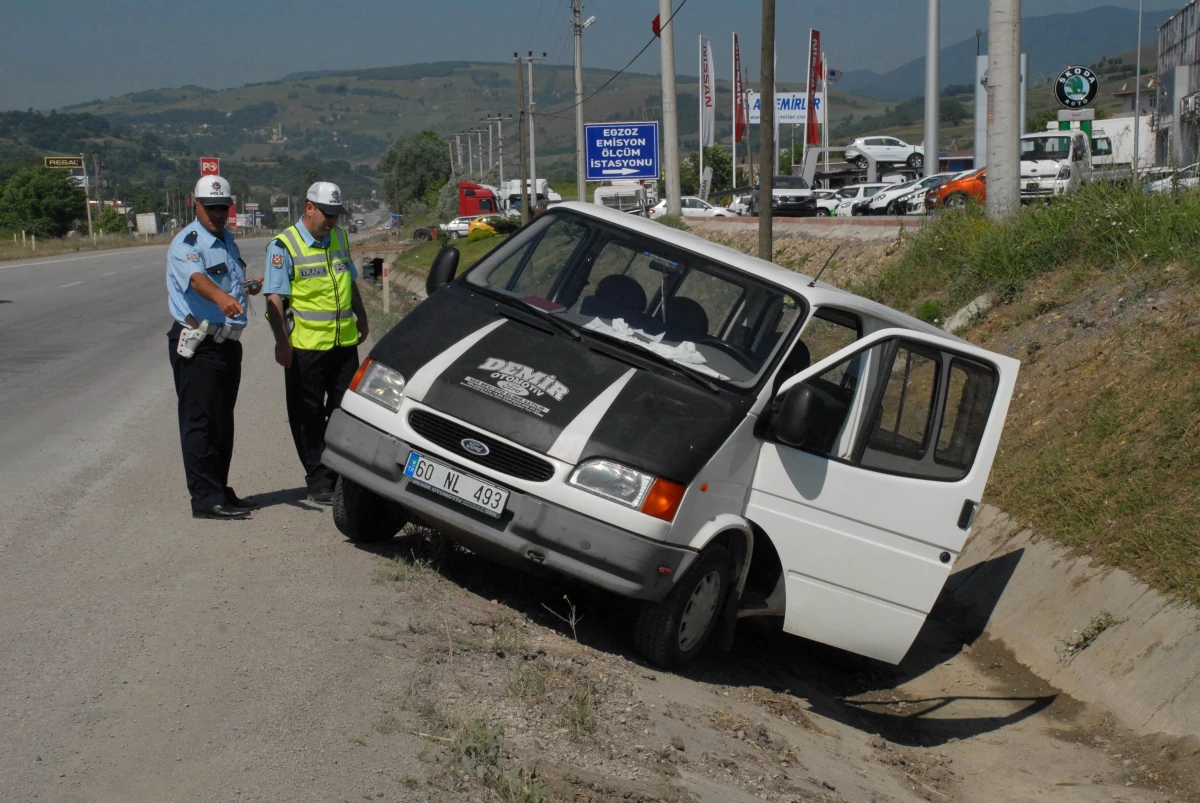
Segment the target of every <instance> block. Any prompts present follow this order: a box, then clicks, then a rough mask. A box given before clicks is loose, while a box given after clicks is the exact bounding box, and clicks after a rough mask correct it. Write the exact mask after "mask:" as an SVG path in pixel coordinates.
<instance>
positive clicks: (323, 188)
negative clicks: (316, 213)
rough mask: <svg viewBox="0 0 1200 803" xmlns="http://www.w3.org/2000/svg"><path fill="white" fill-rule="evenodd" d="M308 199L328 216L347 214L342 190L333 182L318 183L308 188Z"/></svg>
mask: <svg viewBox="0 0 1200 803" xmlns="http://www.w3.org/2000/svg"><path fill="white" fill-rule="evenodd" d="M306 197H307V198H308V200H309V201H311V202H312V205H313V206H315V207H317V209H320V210H321V211H322V212H324V213H325V214H327V215H344V214H346V207H344V206H342V188H341V187H339V186H338V185H336V184H334V183H332V182H329V181H318V182H317V183H316V184H314V185H312V186H311V187H309V188H308V195H307V196H306Z"/></svg>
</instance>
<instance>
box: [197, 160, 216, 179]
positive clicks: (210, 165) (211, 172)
mask: <svg viewBox="0 0 1200 803" xmlns="http://www.w3.org/2000/svg"><path fill="white" fill-rule="evenodd" d="M200 175H202V176H219V175H221V160H220V159H217V158H215V157H206V158H204V159H201V160H200Z"/></svg>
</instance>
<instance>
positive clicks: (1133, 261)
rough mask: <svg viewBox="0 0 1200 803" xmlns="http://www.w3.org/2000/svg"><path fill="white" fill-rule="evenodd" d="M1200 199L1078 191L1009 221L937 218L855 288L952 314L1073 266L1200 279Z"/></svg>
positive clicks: (1094, 188)
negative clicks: (1180, 273) (1174, 269)
mask: <svg viewBox="0 0 1200 803" xmlns="http://www.w3.org/2000/svg"><path fill="white" fill-rule="evenodd" d="M1198 241H1200V196H1197V195H1195V194H1192V193H1157V194H1156V193H1143V192H1138V191H1135V190H1128V189H1123V188H1121V187H1119V186H1117V185H1112V184H1096V185H1090V186H1088V187H1084V188H1083V189H1081V190H1079V191H1076V192H1074V193H1071V194H1070V195H1067V196H1065V197H1062V198H1058V199H1055V200H1054V201H1052V202H1050V203H1044V204H1031V205H1029V206H1024V207H1022V208H1021V209H1020V211H1019V212H1018V213H1017V214H1015V215H1014V216H1013V217H1012V218H1011V219H1009V220H1006V221H1003V222H994V221H991V220H988V218H987V217H986V215H985V213H984V210H983V208H981V207H968V208H967V209H966V210H964V211H962V212H943V213H942V214H941V216H940V219H939V220H937V221H936V222H935V223H934V224H933V225H926V226H923V227H921V229H920V230H918V231H917V232H916V233H915V234H914V235H913V236H912V239H911V241H910V243H909V245H908V247H907V248H905V250H904V251H903V252H901V254H900V255H899V256H898V258H896V259H894V260H892V261H891V262H890V263H889V264H888V265H887V266H886V267H884V269H883V270H882V271H881V272H880V273H879V275H878V276H877V277H876V278H874V279H872V280H870V281H868V282H866V283H865V284H864V285H863V286H861V287H857V288H854V289H855V291H856V292H859V293H861V294H863V295H866V296H869V297H871V298H875V299H877V300H880V301H883V302H884V303H887V304H889V305H891V306H893V307H896V308H897V309H904V310H915V308H916V307H917V305H918V304H919V303H920V302H922V301H925V300H936V301H938V302H940V303H942V304H944V305H945V306H946V307H947V308H948V309H950V310H954V309H957V308H958V307H961V306H962V305H963V304H965V303H966V302H968V301H970V300H971V299H972V298H974V297H975V296H977V295H979V294H981V293H985V292H990V293H993V294H995V296H996V297H997V298H998V299H1000V300H1001V301H1004V300H1010V299H1012V298H1013V297H1015V295H1016V294H1017V293H1018V292H1019V291H1020V290H1021V289H1022V288H1023V287H1024V286H1025V285H1026V283H1028V282H1029V281H1030V280H1031V279H1034V278H1036V277H1038V276H1040V275H1042V274H1045V273H1047V272H1049V271H1052V270H1056V269H1059V268H1065V267H1068V266H1069V265H1072V264H1085V265H1089V266H1097V267H1105V266H1112V265H1118V264H1120V265H1145V266H1163V265H1169V264H1176V263H1177V264H1181V265H1183V266H1184V267H1185V268H1186V269H1187V270H1188V271H1189V272H1190V273H1191V274H1192V275H1193V276H1194V277H1196V276H1200V251H1198V250H1197V248H1196V243H1197V242H1198Z"/></svg>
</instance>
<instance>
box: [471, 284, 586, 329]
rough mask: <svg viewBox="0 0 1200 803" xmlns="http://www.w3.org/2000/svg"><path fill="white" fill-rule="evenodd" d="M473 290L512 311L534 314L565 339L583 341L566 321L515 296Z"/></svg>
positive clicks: (478, 288)
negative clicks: (560, 333) (499, 302)
mask: <svg viewBox="0 0 1200 803" xmlns="http://www.w3.org/2000/svg"><path fill="white" fill-rule="evenodd" d="M474 289H475V290H478V291H480V292H481V293H482V294H483V295H485V296H487V297H488V298H491V299H494V300H496V301H502V302H504V303H505V304H507V305H508V306H510V307H512V308H513V309H517V310H520V311H521V312H525V313H531V314H534V315H535V317H536V318H537V319H538V320H539V321H545V322H546V323H549V324H550V325H552V326H553V327H554V328H556V329H558V330H559V331H560V332H562V333H563V334H565V335H566V336H567V337H569V338H571V339H572V340H583V335H581V334H579V330H578V329H576V328H575V327H574V326H572V325H571V324H569V323H567V322H566V321H563V320H560V319H558V318H555V317H554V315H553V314H551V313H549V312H546V311H545V310H541V309H538V308H537V307H535V306H532V305H531V304H526V303H525V302H524V301H522V300H521V299H519V298H517V297H516V296H510V295H509V294H508V293H501V292H498V291H496V290H493V289H492V288H490V287H488V288H484V287H480V286H475V288H474ZM496 311H497V312H499V313H500V314H501V315H504V317H506V318H512V319H514V320H521V321H522V323H531V322H530V321H527V320H523V319H521V318H518V317H516V316H513V315H510V314H505V313H504V312H503V311H501V310H500V309H499V308H497V310H496Z"/></svg>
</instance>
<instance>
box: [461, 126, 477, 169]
mask: <svg viewBox="0 0 1200 803" xmlns="http://www.w3.org/2000/svg"><path fill="white" fill-rule="evenodd" d="M463 133H464V134H466V135H467V175H468V176H473V175H474V174H475V157H474V155H473V154H472V153H471V132H470V131H464V132H463Z"/></svg>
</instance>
